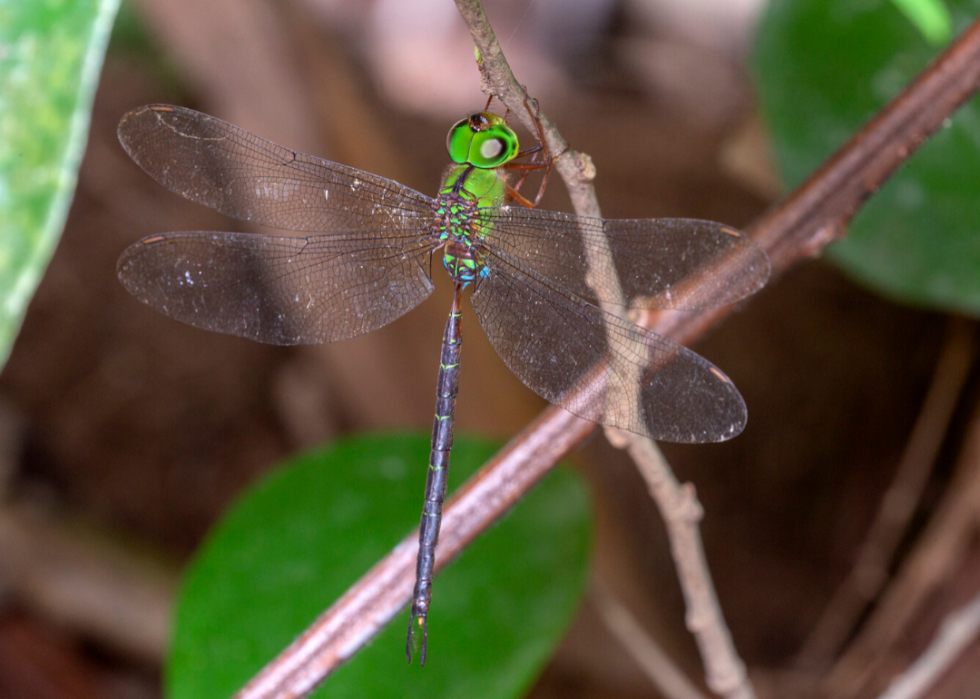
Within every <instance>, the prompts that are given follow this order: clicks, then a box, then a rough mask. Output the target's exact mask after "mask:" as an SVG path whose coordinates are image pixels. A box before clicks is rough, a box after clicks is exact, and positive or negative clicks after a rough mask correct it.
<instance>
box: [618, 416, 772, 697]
mask: <svg viewBox="0 0 980 699" xmlns="http://www.w3.org/2000/svg"><path fill="white" fill-rule="evenodd" d="M625 448H626V450H627V452H628V453H629V455H630V457H631V458H632V459H633V462H634V463H635V464H636V466H637V468H638V469H639V471H640V474H641V475H642V476H643V479H644V480H645V481H646V483H647V487H648V488H649V489H650V495H651V496H652V497H653V499H654V501H655V502H656V503H657V507H658V508H659V509H660V515H661V517H663V520H664V523H665V524H666V526H667V536H668V538H669V539H670V551H671V555H672V556H673V559H674V565H675V566H676V568H677V577H678V579H679V580H680V583H681V589H682V590H683V592H684V603H685V606H686V607H687V614H686V616H685V619H686V622H687V628H688V630H689V631H690V632H691V633H692V634H693V635H694V638H695V640H696V641H697V644H698V649H699V650H700V651H701V659H702V662H703V663H704V671H705V682H706V683H707V685H708V687H709V688H710V689H711V690H712V691H713V692H716V693H718V694H721V695H722V696H726V697H733V698H738V699H748V698H749V697H754V696H755V692H754V690H753V689H752V685H751V684H750V683H749V681H748V677H747V673H746V671H745V663H743V662H742V659H741V658H740V657H739V656H738V653H737V652H736V650H735V644H734V643H733V642H732V637H731V633H730V632H729V630H728V626H727V625H726V624H725V618H724V615H723V614H722V612H721V605H720V604H719V603H718V596H717V595H716V594H715V588H714V583H712V581H711V574H710V573H709V572H708V561H707V559H706V558H705V555H704V546H703V544H702V541H701V530H700V528H699V527H698V524H699V522H700V521H701V518H702V517H703V516H704V510H703V509H702V507H701V503H700V502H698V498H697V495H696V493H695V491H694V486H693V485H691V484H690V483H685V484H681V483H679V482H678V481H677V479H676V478H675V477H674V474H673V472H672V471H671V469H670V466H669V465H668V464H667V461H666V460H665V459H664V457H663V455H662V454H661V453H660V449H658V448H657V445H656V444H655V443H654V442H653V441H652V440H649V439H643V438H636V437H634V436H633V435H628V436H627V442H626V446H625Z"/></svg>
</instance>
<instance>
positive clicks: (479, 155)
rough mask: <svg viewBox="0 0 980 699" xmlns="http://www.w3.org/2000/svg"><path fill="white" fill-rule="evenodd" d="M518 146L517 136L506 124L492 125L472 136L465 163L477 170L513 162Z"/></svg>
mask: <svg viewBox="0 0 980 699" xmlns="http://www.w3.org/2000/svg"><path fill="white" fill-rule="evenodd" d="M519 148H520V146H519V144H518V142H517V134H516V133H514V130H513V129H511V128H510V127H509V126H507V125H506V124H502V123H501V124H494V125H493V126H491V127H490V128H488V129H487V130H486V131H480V132H479V133H475V134H473V141H472V144H471V145H470V153H469V157H468V158H467V162H469V163H470V164H472V165H475V166H476V167H478V168H484V169H489V168H495V167H499V166H501V165H503V164H504V163H506V162H507V161H508V160H513V159H514V157H515V156H516V155H517V152H518V150H519Z"/></svg>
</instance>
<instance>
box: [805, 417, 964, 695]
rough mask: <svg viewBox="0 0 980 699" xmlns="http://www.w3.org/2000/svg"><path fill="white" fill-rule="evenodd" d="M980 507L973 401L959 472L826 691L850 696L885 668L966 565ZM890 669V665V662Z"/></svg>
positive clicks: (829, 679)
mask: <svg viewBox="0 0 980 699" xmlns="http://www.w3.org/2000/svg"><path fill="white" fill-rule="evenodd" d="M977 512H980V405H977V406H975V407H974V412H973V415H972V417H971V419H970V424H969V426H968V427H967V431H966V436H965V437H964V439H963V446H962V448H961V450H960V454H959V457H958V458H957V463H956V474H955V476H954V478H953V481H952V482H951V483H950V484H949V486H948V487H947V489H946V493H945V495H944V496H943V499H942V502H940V504H939V507H938V508H937V510H936V514H935V515H933V517H932V518H931V519H930V520H929V525H928V526H927V527H926V530H925V532H924V533H923V534H922V535H921V536H920V537H919V539H918V540H917V541H916V544H915V547H914V548H913V550H912V552H911V553H910V554H909V555H908V556H907V557H906V558H905V560H904V561H903V563H902V566H901V568H900V569H899V571H898V573H897V574H896V575H895V578H894V581H893V582H892V583H891V584H890V585H889V587H888V589H887V591H886V592H885V594H884V595H883V596H882V597H881V599H880V600H878V603H877V604H876V605H875V609H874V613H873V614H872V616H871V617H870V618H869V619H868V621H867V622H866V623H865V624H864V625H863V626H862V628H861V631H860V633H859V634H858V636H857V638H856V639H855V640H854V641H852V642H851V643H850V645H849V646H848V648H847V652H846V653H845V654H844V655H843V656H842V657H841V658H840V659H839V660H838V662H837V664H836V665H835V666H834V668H833V670H832V671H831V672H830V674H829V675H828V676H827V677H826V678H825V680H824V682H823V687H822V690H823V695H824V696H829V697H847V696H855V695H857V694H859V692H860V691H861V689H862V688H864V687H865V686H866V685H867V683H868V682H869V681H870V680H871V679H872V678H873V676H874V674H875V673H876V672H880V671H882V669H883V664H884V663H883V661H884V660H885V659H886V657H887V655H888V653H889V651H891V650H892V649H894V648H895V646H896V645H897V644H900V643H902V642H903V641H904V638H905V636H906V635H907V634H908V633H909V631H910V629H912V628H914V624H915V620H916V618H917V617H916V614H918V613H920V612H921V610H922V609H923V608H924V606H925V605H926V604H927V603H928V602H929V601H930V600H931V599H935V596H936V595H937V594H939V593H940V592H941V590H942V586H943V582H944V581H946V580H949V579H950V578H951V576H952V573H953V572H954V571H955V570H956V569H957V568H958V567H960V566H962V565H963V561H964V559H965V558H966V557H967V555H968V553H969V550H970V547H971V545H972V542H973V541H974V540H975V537H976V534H977V529H978V523H977ZM885 670H887V668H885Z"/></svg>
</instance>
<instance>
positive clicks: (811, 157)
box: [755, 0, 980, 314]
mask: <svg viewBox="0 0 980 699" xmlns="http://www.w3.org/2000/svg"><path fill="white" fill-rule="evenodd" d="M900 4H901V5H904V8H905V11H904V12H903V11H901V10H900V9H899V7H898V5H900ZM915 5H916V3H912V2H908V1H906V2H903V3H895V2H893V1H889V0H860V2H855V0H773V2H771V3H770V5H769V6H768V9H767V11H766V14H765V17H764V19H763V22H762V24H761V26H760V29H759V34H758V39H757V46H756V55H755V70H756V73H757V75H758V87H759V93H760V96H761V101H762V107H763V111H764V114H765V117H766V120H767V121H768V123H769V126H770V129H771V132H772V137H773V141H774V144H775V148H776V154H777V159H778V163H779V167H780V169H781V170H782V173H783V175H784V176H785V179H786V181H787V183H788V184H790V185H795V184H797V183H799V182H801V181H802V180H803V179H804V178H805V177H806V176H807V175H808V174H809V173H810V172H811V171H812V170H813V169H814V168H816V167H817V166H818V165H819V164H820V163H821V162H822V161H823V160H824V158H826V157H827V156H828V155H830V154H831V153H832V152H833V151H834V150H836V149H837V148H838V147H840V146H841V145H843V144H844V142H845V141H846V140H847V139H848V138H849V137H850V136H852V135H853V134H854V133H855V132H856V131H857V130H858V129H859V128H860V127H861V126H862V125H863V124H864V123H865V122H866V121H867V120H868V119H869V118H870V117H871V116H872V115H873V114H874V113H875V112H876V111H877V110H878V109H879V108H881V107H882V106H883V105H884V104H885V103H886V102H887V101H888V100H890V99H891V98H892V97H894V96H895V95H897V94H898V93H899V91H901V89H902V88H904V87H905V86H906V85H907V84H908V83H909V82H910V81H911V80H912V78H914V77H915V76H916V75H917V74H918V73H919V72H920V71H921V70H922V69H923V68H925V67H926V65H927V64H928V63H929V62H930V61H931V60H932V59H933V58H935V56H936V55H937V54H938V52H939V50H940V48H939V47H937V46H935V45H934V44H933V43H932V42H931V41H930V40H928V39H927V38H926V35H924V34H923V31H925V30H924V29H923V27H924V25H923V23H922V22H921V21H917V22H916V23H913V21H912V20H911V19H910V16H912V15H910V14H909V12H910V9H912V10H915V11H916V12H918V11H920V10H922V9H923V7H922V6H921V5H922V3H919V5H920V7H918V8H914V7H913V6H915ZM945 7H946V8H947V9H948V12H949V17H950V18H951V20H952V26H953V28H954V29H955V30H956V31H962V30H963V29H964V28H965V27H966V26H967V25H968V24H969V23H970V22H971V21H972V20H973V19H975V18H976V17H977V15H978V14H980V0H947V2H945ZM933 9H934V10H935V8H933ZM939 12H940V13H941V12H943V11H942V10H940V11H939ZM929 21H933V20H929ZM943 21H945V20H943V19H942V18H940V19H939V20H938V24H939V25H941V24H942V22H943ZM940 31H941V27H940ZM828 254H829V256H830V257H831V259H832V260H833V261H835V262H836V263H837V264H838V265H840V266H841V267H842V268H843V269H845V270H846V271H847V272H848V273H850V274H851V275H852V276H854V277H855V278H856V279H858V280H860V281H862V282H863V283H865V284H867V285H869V286H871V287H873V288H875V289H877V290H879V291H881V292H883V293H885V294H887V295H890V296H892V297H895V298H898V299H900V300H904V301H907V302H912V303H917V304H922V305H927V306H933V307H939V308H942V309H951V310H958V311H963V312H968V313H972V314H976V313H980V102H978V100H977V99H972V100H971V101H969V102H968V103H967V104H966V105H965V106H964V107H963V108H962V109H960V111H959V112H957V113H956V114H955V115H954V116H953V118H952V119H951V121H950V123H949V125H948V126H947V127H946V128H944V129H942V130H941V131H940V132H939V133H937V134H936V135H935V136H933V137H932V139H930V140H929V141H928V142H927V143H926V144H925V145H924V146H923V147H922V149H921V150H920V151H919V152H918V153H917V154H916V155H914V156H913V157H912V159H911V160H910V161H909V162H908V163H907V164H906V165H904V166H903V167H902V168H901V170H899V172H898V173H896V175H895V176H894V177H893V178H892V179H891V180H890V181H889V182H888V183H887V184H886V185H885V186H884V187H883V188H882V189H881V190H880V191H879V192H878V193H877V194H876V195H875V196H873V197H872V198H871V200H870V201H869V202H868V204H867V205H866V206H865V208H864V209H863V210H862V211H861V212H860V213H859V214H858V216H857V217H856V218H855V220H854V223H853V225H852V226H851V230H850V233H849V236H848V238H847V239H846V240H844V241H842V242H840V243H836V244H834V245H833V246H831V248H830V249H829V250H828Z"/></svg>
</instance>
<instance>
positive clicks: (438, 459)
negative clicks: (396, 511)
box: [405, 282, 463, 665]
mask: <svg viewBox="0 0 980 699" xmlns="http://www.w3.org/2000/svg"><path fill="white" fill-rule="evenodd" d="M462 290H463V285H462V284H461V283H459V282H457V283H456V287H455V291H454V294H453V307H452V310H451V311H450V314H449V320H448V321H447V323H446V332H445V333H444V334H443V336H442V355H441V359H440V360H439V383H438V390H437V391H436V415H435V420H434V421H433V424H432V451H431V453H430V455H429V474H428V477H427V478H426V480H425V505H424V506H423V508H422V523H421V524H420V525H419V554H418V559H417V561H416V567H415V591H414V593H413V594H412V614H411V616H410V617H409V620H408V640H407V643H406V648H405V653H406V655H407V656H408V662H412V649H413V647H414V648H416V649H417V650H418V653H419V663H420V664H421V665H425V647H426V641H427V635H428V630H427V624H426V617H427V616H428V614H429V601H430V600H431V599H432V574H433V569H434V567H435V560H436V544H437V543H438V541H439V523H440V521H441V520H442V503H443V501H445V499H446V484H447V482H448V479H449V452H450V450H451V449H452V447H453V425H454V423H455V412H456V394H457V393H458V392H459V354H460V343H461V341H462V335H461V333H460V323H459V320H460V297H461V295H462Z"/></svg>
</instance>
